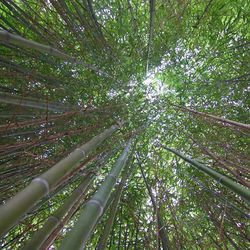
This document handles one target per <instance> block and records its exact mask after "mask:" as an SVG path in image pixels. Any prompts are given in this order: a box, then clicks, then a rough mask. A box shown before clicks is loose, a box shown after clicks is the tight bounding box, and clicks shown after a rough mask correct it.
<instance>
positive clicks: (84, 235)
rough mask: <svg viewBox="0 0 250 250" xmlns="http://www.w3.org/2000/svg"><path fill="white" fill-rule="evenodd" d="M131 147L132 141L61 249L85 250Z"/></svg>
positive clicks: (89, 202)
mask: <svg viewBox="0 0 250 250" xmlns="http://www.w3.org/2000/svg"><path fill="white" fill-rule="evenodd" d="M130 146H131V139H130V140H129V142H128V143H127V146H126V148H125V149H124V151H123V153H122V155H121V156H120V157H119V158H118V160H117V161H116V164H115V166H114V167H113V169H112V170H111V172H110V174H109V175H107V176H106V178H105V180H104V182H103V184H102V185H101V187H100V188H99V190H98V191H97V192H96V193H95V195H94V196H93V197H92V198H91V199H90V200H89V201H88V202H87V204H86V206H85V208H84V210H83V211H82V213H81V214H80V218H79V220H78V221H77V223H76V225H75V227H74V228H73V229H72V230H71V231H70V232H69V233H68V234H67V235H66V238H65V239H64V240H63V242H62V244H61V246H60V249H61V250H68V249H74V250H77V249H84V248H85V244H86V241H87V240H88V238H89V237H90V234H91V232H92V231H93V228H94V226H95V225H96V222H97V221H98V219H99V217H101V216H102V214H103V210H104V208H105V205H106V203H107V201H108V198H109V196H110V193H111V191H112V189H113V187H114V185H115V183H116V181H117V178H118V176H119V174H120V172H121V170H122V168H123V167H124V165H125V163H126V161H127V158H128V153H129V150H130Z"/></svg>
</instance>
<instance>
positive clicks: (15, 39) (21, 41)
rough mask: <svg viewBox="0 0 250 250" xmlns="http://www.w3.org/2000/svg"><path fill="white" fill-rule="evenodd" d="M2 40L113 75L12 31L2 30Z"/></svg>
mask: <svg viewBox="0 0 250 250" xmlns="http://www.w3.org/2000/svg"><path fill="white" fill-rule="evenodd" d="M0 41H3V42H5V43H9V44H14V45H18V46H22V47H25V48H29V49H34V50H37V51H40V52H43V53H47V54H48V55H51V56H55V57H58V58H61V59H64V60H66V61H69V62H73V63H77V64H81V65H83V66H84V67H86V68H89V69H91V70H93V71H95V72H96V73H97V74H101V75H102V76H105V77H111V76H109V74H107V73H106V72H103V71H102V70H101V69H99V68H97V67H96V66H95V65H90V64H87V63H85V62H83V61H80V60H78V59H77V58H75V57H72V56H70V55H67V54H65V53H63V52H61V51H59V50H57V49H55V48H53V47H51V46H47V45H44V44H41V43H37V42H34V41H31V40H28V39H25V38H23V37H21V36H18V35H14V34H11V33H10V32H8V31H6V30H0ZM111 78H112V77H111Z"/></svg>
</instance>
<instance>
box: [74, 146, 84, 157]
mask: <svg viewBox="0 0 250 250" xmlns="http://www.w3.org/2000/svg"><path fill="white" fill-rule="evenodd" d="M76 150H79V151H80V152H81V153H82V154H83V156H85V155H86V153H85V151H84V150H83V149H80V148H77V149H76Z"/></svg>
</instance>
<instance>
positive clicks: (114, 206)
mask: <svg viewBox="0 0 250 250" xmlns="http://www.w3.org/2000/svg"><path fill="white" fill-rule="evenodd" d="M129 169H130V168H129V165H128V164H127V165H126V168H125V169H124V173H123V177H122V180H121V182H120V184H119V186H118V187H117V190H116V193H115V198H114V201H113V202H112V206H111V210H110V216H109V219H108V221H107V222H106V224H105V227H104V229H103V234H102V235H101V237H100V239H99V242H98V245H97V247H96V250H102V249H106V246H107V243H108V238H109V234H110V232H111V229H112V226H113V223H114V219H115V216H116V212H117V208H118V205H119V202H120V199H121V195H122V191H123V188H124V185H125V181H126V180H127V179H128V178H129V176H130V175H131V174H132V171H130V172H129Z"/></svg>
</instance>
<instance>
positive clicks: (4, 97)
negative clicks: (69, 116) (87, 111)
mask: <svg viewBox="0 0 250 250" xmlns="http://www.w3.org/2000/svg"><path fill="white" fill-rule="evenodd" d="M0 102H2V103H8V104H14V105H19V106H24V107H30V108H36V109H44V110H49V111H53V112H66V111H72V109H73V107H67V106H63V105H59V104H56V103H51V102H48V103H47V102H43V101H40V100H38V99H35V98H27V97H22V96H15V95H10V94H8V93H4V92H0Z"/></svg>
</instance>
